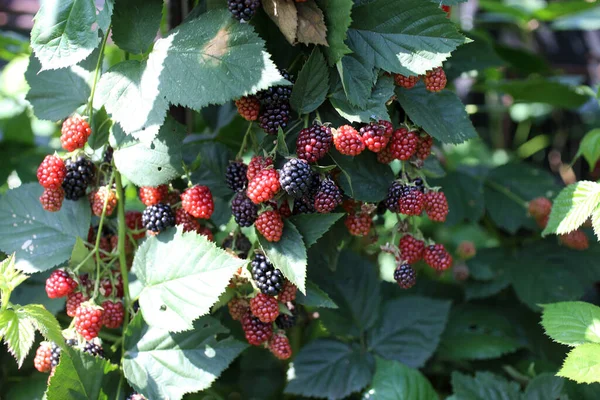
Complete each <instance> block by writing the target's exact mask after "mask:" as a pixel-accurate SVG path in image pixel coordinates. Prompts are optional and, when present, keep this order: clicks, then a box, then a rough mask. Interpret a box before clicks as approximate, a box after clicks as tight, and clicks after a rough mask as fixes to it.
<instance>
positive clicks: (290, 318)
mask: <svg viewBox="0 0 600 400" xmlns="http://www.w3.org/2000/svg"><path fill="white" fill-rule="evenodd" d="M290 311H291V312H292V315H287V314H284V313H279V316H278V317H277V319H276V320H275V324H276V325H277V327H278V328H279V329H290V328H291V327H293V326H294V325H296V322H297V321H298V306H296V305H295V304H294V306H293V307H291V308H290Z"/></svg>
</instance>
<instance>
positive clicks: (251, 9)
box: [227, 0, 260, 22]
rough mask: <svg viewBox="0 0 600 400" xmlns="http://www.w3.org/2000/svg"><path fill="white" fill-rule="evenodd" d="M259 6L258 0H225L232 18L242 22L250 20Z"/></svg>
mask: <svg viewBox="0 0 600 400" xmlns="http://www.w3.org/2000/svg"><path fill="white" fill-rule="evenodd" d="M259 7H260V0H227V8H229V11H230V12H231V15H232V16H233V18H235V19H237V20H238V21H242V22H248V21H250V20H251V19H252V17H253V16H254V13H256V10H257V9H258V8H259Z"/></svg>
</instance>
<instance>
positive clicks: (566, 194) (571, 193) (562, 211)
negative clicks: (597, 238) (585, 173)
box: [542, 181, 600, 235]
mask: <svg viewBox="0 0 600 400" xmlns="http://www.w3.org/2000/svg"><path fill="white" fill-rule="evenodd" d="M598 203H600V184H599V183H596V182H591V181H579V182H576V183H573V184H571V185H569V186H567V187H566V188H564V189H563V190H561V191H560V193H559V194H558V196H556V199H554V201H553V202H552V211H551V212H550V218H549V219H548V225H546V228H545V229H544V231H543V232H542V235H547V234H549V233H556V234H563V233H569V232H572V231H574V230H575V229H577V228H579V227H580V226H581V225H583V223H584V222H585V221H587V219H588V218H589V217H590V215H591V214H592V212H593V211H594V209H596V207H597V206H598Z"/></svg>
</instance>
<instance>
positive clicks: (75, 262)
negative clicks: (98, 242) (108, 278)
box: [69, 237, 96, 272]
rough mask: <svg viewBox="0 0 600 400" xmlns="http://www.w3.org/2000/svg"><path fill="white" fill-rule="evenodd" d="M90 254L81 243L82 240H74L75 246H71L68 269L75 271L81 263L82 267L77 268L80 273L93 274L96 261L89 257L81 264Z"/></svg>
mask: <svg viewBox="0 0 600 400" xmlns="http://www.w3.org/2000/svg"><path fill="white" fill-rule="evenodd" d="M90 252H91V250H90V249H89V248H88V247H87V246H86V245H85V243H83V239H81V238H79V237H78V238H77V239H75V246H73V252H72V253H71V258H70V260H69V268H72V269H75V268H77V267H78V266H79V264H81V263H83V265H81V266H79V268H80V269H81V272H94V271H95V270H96V261H95V260H94V257H90V258H89V259H87V260H86V261H85V262H83V261H84V260H85V259H86V257H88V255H89V254H90Z"/></svg>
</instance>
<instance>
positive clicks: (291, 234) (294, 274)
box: [258, 220, 306, 293]
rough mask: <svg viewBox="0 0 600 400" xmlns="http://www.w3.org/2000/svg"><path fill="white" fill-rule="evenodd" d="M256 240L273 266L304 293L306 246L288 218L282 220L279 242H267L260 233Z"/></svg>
mask: <svg viewBox="0 0 600 400" xmlns="http://www.w3.org/2000/svg"><path fill="white" fill-rule="evenodd" d="M258 240H259V242H260V247H261V248H262V249H263V251H264V252H265V254H266V255H267V257H268V258H269V261H270V262H271V263H273V265H274V266H275V268H277V269H279V270H280V271H281V272H282V273H283V275H284V276H285V277H286V278H287V279H288V280H289V281H290V282H292V283H293V284H294V285H296V286H297V287H298V289H300V291H301V292H302V293H306V247H305V246H304V242H303V241H302V236H301V235H300V232H298V229H296V227H295V226H294V224H293V223H291V222H290V221H289V220H285V221H284V227H283V235H282V236H281V240H280V241H279V242H269V241H268V240H266V239H265V238H264V237H263V236H262V235H258Z"/></svg>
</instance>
